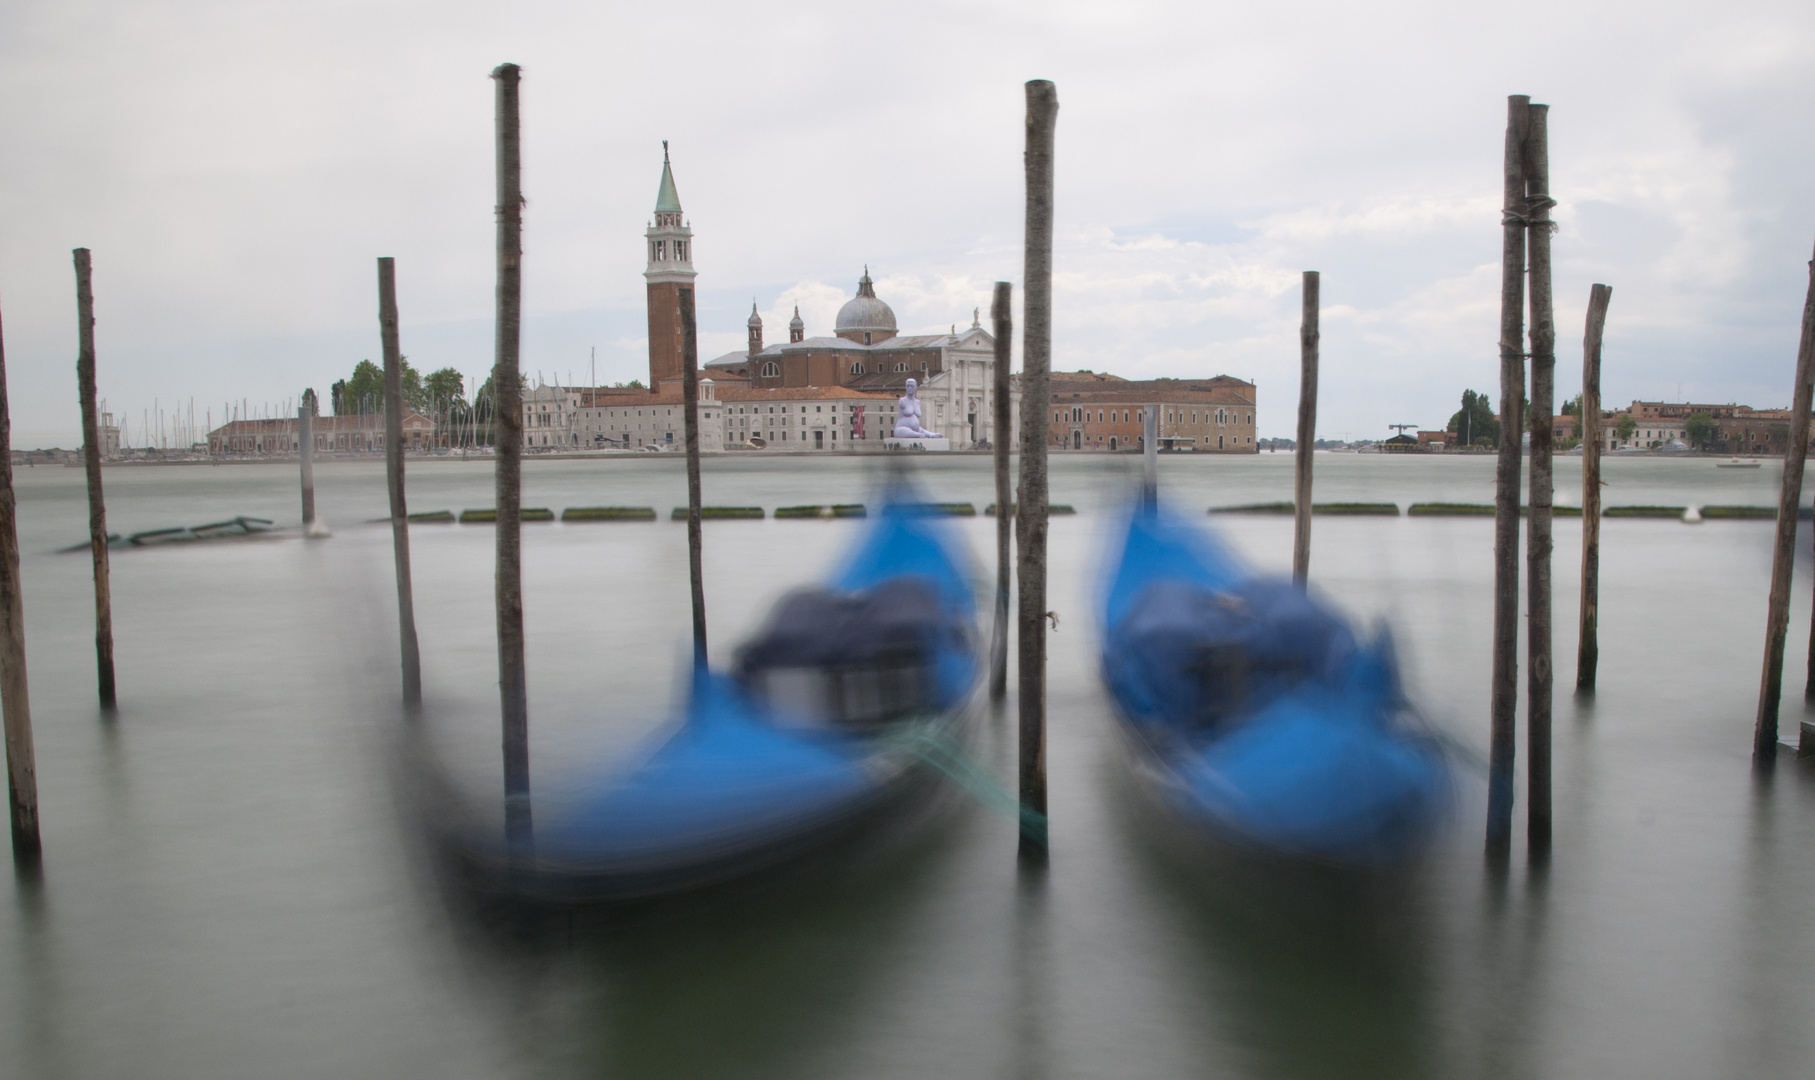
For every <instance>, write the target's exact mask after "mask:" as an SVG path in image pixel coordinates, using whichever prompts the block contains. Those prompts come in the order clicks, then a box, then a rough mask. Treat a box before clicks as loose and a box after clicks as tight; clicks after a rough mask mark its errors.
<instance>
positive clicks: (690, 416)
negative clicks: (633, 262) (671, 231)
mask: <svg viewBox="0 0 1815 1080" xmlns="http://www.w3.org/2000/svg"><path fill="white" fill-rule="evenodd" d="M677 294H678V299H679V300H680V303H681V406H682V407H681V414H682V415H681V425H682V426H681V431H682V434H683V437H684V438H685V440H686V450H687V583H688V586H689V588H690V589H691V590H692V593H693V674H694V677H695V678H696V679H697V678H700V677H702V676H704V675H705V674H706V579H705V574H704V570H703V568H702V566H701V559H700V556H701V550H700V549H701V545H702V540H703V538H702V537H701V536H700V418H699V412H700V382H699V362H700V353H699V333H698V330H697V328H696V327H695V325H694V314H693V289H692V288H690V287H688V286H685V285H683V286H681V287H680V289H678V290H677Z"/></svg>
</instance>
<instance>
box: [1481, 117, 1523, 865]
mask: <svg viewBox="0 0 1815 1080" xmlns="http://www.w3.org/2000/svg"><path fill="white" fill-rule="evenodd" d="M1530 106H1531V98H1529V97H1527V96H1526V95H1524V94H1514V95H1512V96H1511V97H1509V98H1507V99H1506V152H1505V161H1504V163H1503V172H1504V177H1503V179H1504V188H1505V190H1504V201H1503V203H1502V209H1501V247H1500V448H1499V449H1500V458H1499V464H1498V468H1497V469H1496V470H1495V477H1494V662H1493V686H1492V690H1491V694H1490V702H1489V710H1488V711H1489V717H1490V721H1489V722H1490V725H1491V730H1490V733H1489V737H1488V766H1487V769H1488V774H1487V850H1488V853H1489V854H1490V855H1493V856H1495V857H1499V856H1503V855H1505V854H1506V853H1507V852H1508V851H1509V850H1510V848H1511V844H1512V804H1513V725H1514V723H1515V721H1516V720H1517V710H1518V706H1519V653H1518V650H1519V467H1520V460H1519V452H1520V447H1519V435H1520V433H1521V432H1523V431H1524V430H1525V424H1524V422H1523V421H1524V414H1525V408H1524V405H1525V164H1524V157H1525V130H1526V122H1527V118H1528V116H1529V114H1530Z"/></svg>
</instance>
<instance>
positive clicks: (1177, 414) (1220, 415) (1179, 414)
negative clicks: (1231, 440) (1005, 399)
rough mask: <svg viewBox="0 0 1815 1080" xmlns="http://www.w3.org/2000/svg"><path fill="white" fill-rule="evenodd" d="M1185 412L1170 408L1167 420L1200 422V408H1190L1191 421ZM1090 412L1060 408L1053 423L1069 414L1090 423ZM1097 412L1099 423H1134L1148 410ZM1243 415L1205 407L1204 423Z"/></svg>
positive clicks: (1226, 421)
mask: <svg viewBox="0 0 1815 1080" xmlns="http://www.w3.org/2000/svg"><path fill="white" fill-rule="evenodd" d="M1185 412H1186V410H1184V409H1168V410H1167V411H1166V422H1167V423H1168V424H1183V423H1187V422H1189V423H1193V424H1195V423H1198V422H1199V421H1198V418H1197V417H1198V410H1196V409H1192V410H1190V413H1191V419H1190V420H1189V421H1186V420H1185ZM1090 413H1091V410H1089V409H1086V408H1082V407H1080V406H1073V407H1072V408H1071V409H1069V410H1065V409H1060V410H1058V411H1056V412H1054V413H1053V414H1052V419H1053V423H1055V424H1062V423H1064V422H1065V419H1066V417H1067V416H1069V418H1070V420H1071V422H1072V423H1089V422H1090ZM1096 414H1097V422H1098V423H1104V422H1105V420H1104V417H1105V416H1107V417H1108V420H1107V422H1108V423H1113V424H1126V423H1132V422H1134V421H1135V420H1145V419H1146V417H1147V410H1145V409H1108V410H1104V409H1098V410H1096ZM1241 415H1242V414H1240V413H1232V412H1229V411H1228V410H1226V409H1218V410H1216V412H1215V413H1212V412H1211V411H1210V410H1209V409H1205V410H1204V419H1203V423H1206V424H1208V423H1210V422H1212V420H1213V419H1214V421H1215V422H1216V423H1218V424H1229V423H1235V422H1238V421H1240V419H1241ZM1247 422H1248V423H1250V424H1252V423H1253V422H1254V414H1253V413H1249V414H1248V419H1247Z"/></svg>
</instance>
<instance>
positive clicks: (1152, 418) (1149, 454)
mask: <svg viewBox="0 0 1815 1080" xmlns="http://www.w3.org/2000/svg"><path fill="white" fill-rule="evenodd" d="M1141 498H1142V499H1143V500H1145V502H1146V504H1147V505H1148V506H1154V505H1157V504H1158V502H1159V499H1160V403H1159V401H1158V400H1155V401H1154V402H1153V404H1151V405H1148V406H1147V407H1146V408H1144V409H1142V410H1141Z"/></svg>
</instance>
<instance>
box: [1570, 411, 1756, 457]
mask: <svg viewBox="0 0 1815 1080" xmlns="http://www.w3.org/2000/svg"><path fill="white" fill-rule="evenodd" d="M1698 413H1700V414H1703V415H1706V416H1707V417H1708V418H1709V419H1711V420H1713V421H1714V428H1715V430H1714V443H1713V447H1712V449H1714V450H1715V451H1716V452H1718V453H1722V454H1748V455H1750V454H1758V455H1778V456H1781V455H1782V454H1784V453H1785V452H1786V451H1787V450H1788V449H1789V439H1790V410H1788V409H1754V408H1752V407H1751V406H1750V405H1737V404H1734V403H1732V402H1728V403H1727V404H1724V405H1707V404H1696V403H1694V402H1686V401H1685V402H1672V401H1634V402H1633V403H1632V404H1631V405H1629V406H1627V407H1626V408H1624V409H1616V410H1611V411H1604V412H1602V414H1601V446H1602V447H1603V448H1605V449H1608V450H1620V449H1637V450H1651V449H1657V448H1660V447H1665V446H1669V445H1670V444H1672V443H1676V442H1680V443H1682V444H1684V445H1685V446H1686V445H1688V444H1689V418H1690V417H1691V416H1694V415H1696V414H1698ZM1627 416H1629V417H1631V418H1632V424H1633V430H1632V436H1631V437H1630V438H1628V439H1626V440H1624V441H1622V440H1621V439H1620V437H1619V422H1620V419H1621V418H1622V417H1627Z"/></svg>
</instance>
